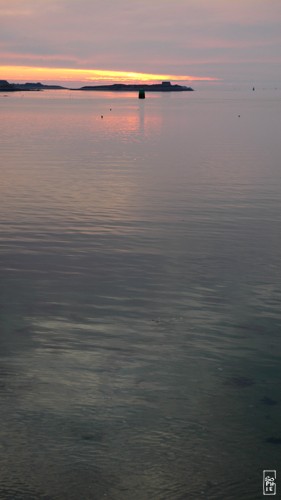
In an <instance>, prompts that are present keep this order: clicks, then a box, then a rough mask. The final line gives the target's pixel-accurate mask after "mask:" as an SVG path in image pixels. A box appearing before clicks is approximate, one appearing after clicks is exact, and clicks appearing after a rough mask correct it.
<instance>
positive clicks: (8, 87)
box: [0, 80, 66, 92]
mask: <svg viewBox="0 0 281 500" xmlns="http://www.w3.org/2000/svg"><path fill="white" fill-rule="evenodd" d="M44 89H45V90H48V89H50V90H60V89H66V87H61V86H60V85H44V84H42V83H39V82H38V83H9V82H7V80H0V92H17V91H22V90H44Z"/></svg>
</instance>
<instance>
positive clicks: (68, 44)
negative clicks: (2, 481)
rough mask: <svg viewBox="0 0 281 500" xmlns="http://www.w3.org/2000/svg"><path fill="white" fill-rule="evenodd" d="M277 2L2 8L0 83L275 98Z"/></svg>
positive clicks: (52, 3) (29, 1) (279, 65)
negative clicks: (217, 90)
mask: <svg viewBox="0 0 281 500" xmlns="http://www.w3.org/2000/svg"><path fill="white" fill-rule="evenodd" d="M280 77H281V0H9V1H7V0H0V79H3V80H8V81H9V82H22V81H24V82H30V81H31V82H34V81H36V82H37V81H40V82H42V83H57V84H61V85H66V86H69V87H73V88H75V87H76V88H77V87H79V86H80V85H96V84H104V83H106V84H107V83H115V82H129V81H131V82H142V81H146V82H157V81H163V80H170V81H172V82H175V83H181V84H183V85H186V84H187V85H191V86H192V87H193V88H196V87H198V86H200V87H202V86H204V87H211V86H212V87H221V86H224V87H225V88H233V87H249V86H256V87H263V88H264V87H269V88H274V87H277V88H280V86H281V83H280Z"/></svg>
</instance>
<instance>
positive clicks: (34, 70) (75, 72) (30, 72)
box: [0, 66, 218, 83]
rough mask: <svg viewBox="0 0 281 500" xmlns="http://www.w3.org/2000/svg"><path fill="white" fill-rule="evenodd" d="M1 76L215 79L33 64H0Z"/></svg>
mask: <svg viewBox="0 0 281 500" xmlns="http://www.w3.org/2000/svg"><path fill="white" fill-rule="evenodd" d="M0 71H1V75H2V76H1V78H2V79H5V80H25V81H34V80H36V81H38V80H45V81H46V80H57V81H58V82H59V81H69V82H70V81H72V80H76V81H77V80H80V81H85V82H92V81H95V82H103V81H114V82H116V83H121V82H131V83H133V82H153V81H163V80H171V81H186V82H191V81H217V80H218V79H217V78H212V77H200V76H192V75H162V74H151V73H137V72H131V71H112V70H102V69H73V68H48V67H33V66H0Z"/></svg>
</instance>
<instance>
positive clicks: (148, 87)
mask: <svg viewBox="0 0 281 500" xmlns="http://www.w3.org/2000/svg"><path fill="white" fill-rule="evenodd" d="M39 90H76V91H77V90H81V91H109V92H137V91H139V90H144V91H147V92H188V91H189V92H190V91H193V90H194V89H192V88H191V87H186V86H184V85H178V84H174V85H173V84H171V82H162V83H153V84H131V83H127V84H126V83H114V84H112V85H93V86H88V85H87V86H84V87H80V88H78V89H71V88H67V87H62V86H60V85H44V84H42V83H40V82H37V83H9V82H8V81H7V80H0V92H18V91H39Z"/></svg>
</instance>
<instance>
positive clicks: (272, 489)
mask: <svg viewBox="0 0 281 500" xmlns="http://www.w3.org/2000/svg"><path fill="white" fill-rule="evenodd" d="M263 494H264V495H276V470H264V471H263Z"/></svg>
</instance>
